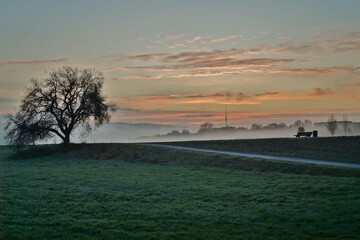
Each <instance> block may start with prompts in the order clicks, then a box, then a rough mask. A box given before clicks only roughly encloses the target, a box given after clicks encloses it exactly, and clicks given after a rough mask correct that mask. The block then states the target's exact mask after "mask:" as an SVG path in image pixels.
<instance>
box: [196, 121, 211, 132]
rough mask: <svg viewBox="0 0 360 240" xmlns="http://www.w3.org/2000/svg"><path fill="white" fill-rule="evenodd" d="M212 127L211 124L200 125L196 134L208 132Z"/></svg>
mask: <svg viewBox="0 0 360 240" xmlns="http://www.w3.org/2000/svg"><path fill="white" fill-rule="evenodd" d="M213 127H214V124H212V123H211V122H205V123H203V124H201V125H200V127H199V131H198V132H199V133H200V132H204V131H208V130H210V129H212V128H213Z"/></svg>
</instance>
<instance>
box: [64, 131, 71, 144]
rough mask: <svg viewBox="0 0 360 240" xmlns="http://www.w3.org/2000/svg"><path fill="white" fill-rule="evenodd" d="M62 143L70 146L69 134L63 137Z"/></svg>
mask: <svg viewBox="0 0 360 240" xmlns="http://www.w3.org/2000/svg"><path fill="white" fill-rule="evenodd" d="M63 143H64V145H69V144H70V134H69V135H66V136H65V138H64V142H63Z"/></svg>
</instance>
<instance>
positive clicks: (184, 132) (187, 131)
mask: <svg viewBox="0 0 360 240" xmlns="http://www.w3.org/2000/svg"><path fill="white" fill-rule="evenodd" d="M181 134H182V135H189V134H190V131H189V130H187V129H183V130H182V132H181Z"/></svg>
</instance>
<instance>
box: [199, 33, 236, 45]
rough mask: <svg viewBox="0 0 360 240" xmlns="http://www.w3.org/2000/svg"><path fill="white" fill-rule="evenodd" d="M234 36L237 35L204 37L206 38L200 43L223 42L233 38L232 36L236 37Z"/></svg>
mask: <svg viewBox="0 0 360 240" xmlns="http://www.w3.org/2000/svg"><path fill="white" fill-rule="evenodd" d="M236 37H237V36H235V35H232V36H228V37H215V38H206V39H204V40H203V41H202V42H201V43H202V44H206V45H209V44H214V43H219V42H225V41H228V40H231V39H234V38H236Z"/></svg>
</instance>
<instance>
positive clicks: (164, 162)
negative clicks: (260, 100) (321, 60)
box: [0, 144, 360, 239]
mask: <svg viewBox="0 0 360 240" xmlns="http://www.w3.org/2000/svg"><path fill="white" fill-rule="evenodd" d="M0 166H1V231H0V232H1V234H2V237H3V238H5V239H45V238H48V239H74V238H75V239H184V238H188V239H189V238H191V239H254V238H256V239H264V238H266V239H329V238H341V239H344V238H347V239H355V238H358V236H359V234H360V229H359V227H358V223H359V222H360V214H359V212H360V171H359V170H350V169H336V168H330V167H316V166H307V165H301V164H287V163H277V162H271V161H263V160H259V159H247V158H240V157H231V156H223V155H217V154H206V153H197V152H191V151H181V150H174V149H164V148H156V147H151V146H143V145H134V144H98V145H74V146H72V147H71V149H67V150H66V151H64V150H63V149H62V148H61V147H60V146H39V147H35V148H31V149H30V151H27V152H21V153H19V154H16V155H14V154H13V153H11V151H10V149H9V148H6V147H0Z"/></svg>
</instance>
